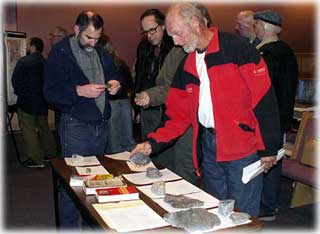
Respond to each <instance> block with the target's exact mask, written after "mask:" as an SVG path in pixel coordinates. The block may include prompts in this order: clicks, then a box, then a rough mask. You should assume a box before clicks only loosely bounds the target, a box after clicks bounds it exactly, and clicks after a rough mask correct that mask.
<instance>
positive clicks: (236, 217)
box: [230, 212, 250, 225]
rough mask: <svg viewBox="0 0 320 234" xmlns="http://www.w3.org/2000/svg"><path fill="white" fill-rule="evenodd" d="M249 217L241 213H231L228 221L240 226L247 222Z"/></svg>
mask: <svg viewBox="0 0 320 234" xmlns="http://www.w3.org/2000/svg"><path fill="white" fill-rule="evenodd" d="M249 218H250V215H249V214H248V213H243V212H233V213H232V214H231V215H230V219H231V220H232V222H233V223H234V224H236V225H238V224H241V223H244V222H246V221H247V220H249Z"/></svg>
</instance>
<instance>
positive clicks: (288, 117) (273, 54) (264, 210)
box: [254, 10, 298, 221]
mask: <svg viewBox="0 0 320 234" xmlns="http://www.w3.org/2000/svg"><path fill="white" fill-rule="evenodd" d="M254 19H255V20H256V33H257V36H258V37H259V39H260V40H261V43H260V44H259V45H258V46H257V48H258V49H259V51H260V54H261V56H262V57H263V58H264V60H265V62H266V64H267V66H268V70H269V74H270V78H271V83H272V86H273V89H274V91H275V93H276V97H277V101H278V107H279V114H280V115H279V117H280V128H281V134H282V136H283V138H284V139H285V134H286V132H287V131H288V130H290V128H291V122H292V118H293V108H294V102H295V96H296V89H297V84H298V64H297V59H296V57H295V55H294V51H293V50H292V49H291V48H290V47H289V45H288V44H287V43H285V42H283V41H281V40H280V38H279V33H280V32H281V26H282V18H281V16H280V15H279V14H278V13H277V12H275V11H271V10H266V11H261V12H257V13H256V14H255V15H254ZM282 147H283V144H282V142H281V143H280V145H279V148H282ZM281 167H282V161H280V162H279V163H278V164H277V165H276V166H275V167H273V168H272V169H271V170H270V171H269V172H268V173H266V174H264V176H263V190H262V199H261V212H260V217H259V219H260V220H263V221H273V220H275V219H276V213H277V210H278V203H279V194H280V179H281Z"/></svg>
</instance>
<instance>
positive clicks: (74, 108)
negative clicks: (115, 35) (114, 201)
mask: <svg viewBox="0 0 320 234" xmlns="http://www.w3.org/2000/svg"><path fill="white" fill-rule="evenodd" d="M102 31H103V19H102V17H101V16H100V15H98V14H97V13H94V12H92V11H83V12H81V13H80V14H79V15H78V17H77V20H76V23H75V25H74V35H73V36H72V37H66V38H65V39H64V40H62V41H60V42H58V43H56V44H55V45H54V47H53V48H52V49H51V51H50V54H49V57H48V59H47V63H46V66H45V82H44V94H45V97H46V99H47V100H48V102H50V103H52V104H54V105H55V106H56V107H57V109H58V110H60V111H61V113H62V114H61V124H60V140H61V148H62V156H64V157H71V156H72V155H73V154H80V155H84V156H88V155H99V154H104V153H105V149H106V146H107V137H108V136H107V132H108V128H107V126H108V119H109V117H110V112H111V108H110V104H109V98H108V97H109V94H111V95H113V94H116V93H117V92H118V90H119V88H120V83H119V81H118V79H119V72H118V69H117V67H116V65H115V63H114V61H113V59H112V57H111V55H109V54H108V53H106V51H105V50H104V49H103V48H100V47H96V43H97V42H98V40H99V39H100V37H101V34H102ZM59 205H60V209H59V211H60V224H61V226H62V227H78V225H79V224H78V219H79V214H78V211H77V208H76V207H75V206H74V204H73V203H72V201H71V200H70V198H69V196H68V194H67V193H66V191H65V190H61V191H60V199H59Z"/></svg>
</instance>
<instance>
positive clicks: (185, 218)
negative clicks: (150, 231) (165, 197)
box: [163, 208, 221, 232]
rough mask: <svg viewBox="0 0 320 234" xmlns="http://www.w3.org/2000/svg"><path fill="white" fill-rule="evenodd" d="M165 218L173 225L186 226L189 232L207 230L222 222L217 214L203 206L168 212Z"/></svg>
mask: <svg viewBox="0 0 320 234" xmlns="http://www.w3.org/2000/svg"><path fill="white" fill-rule="evenodd" d="M163 218H164V220H165V221H166V222H168V223H169V224H171V225H172V226H173V227H178V228H184V229H185V230H186V231H188V232H195V231H206V230H209V229H211V228H213V227H214V226H218V225H220V224H221V221H220V219H219V217H218V216H217V215H215V214H212V213H210V212H208V211H207V210H206V209H203V208H192V209H189V210H183V211H178V212H174V213H166V214H165V215H164V217H163Z"/></svg>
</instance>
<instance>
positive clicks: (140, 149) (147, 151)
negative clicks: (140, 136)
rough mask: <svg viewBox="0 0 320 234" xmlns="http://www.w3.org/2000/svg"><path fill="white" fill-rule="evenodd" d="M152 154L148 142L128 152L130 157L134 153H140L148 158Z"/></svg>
mask: <svg viewBox="0 0 320 234" xmlns="http://www.w3.org/2000/svg"><path fill="white" fill-rule="evenodd" d="M151 152H152V148H151V145H150V143H149V142H148V141H145V142H142V143H140V144H137V145H136V147H135V148H134V149H133V150H132V151H131V152H130V156H132V155H135V154H136V153H141V154H143V155H146V156H149V155H150V154H151Z"/></svg>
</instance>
